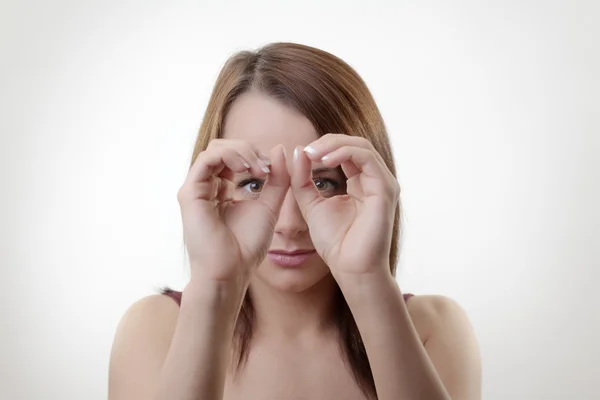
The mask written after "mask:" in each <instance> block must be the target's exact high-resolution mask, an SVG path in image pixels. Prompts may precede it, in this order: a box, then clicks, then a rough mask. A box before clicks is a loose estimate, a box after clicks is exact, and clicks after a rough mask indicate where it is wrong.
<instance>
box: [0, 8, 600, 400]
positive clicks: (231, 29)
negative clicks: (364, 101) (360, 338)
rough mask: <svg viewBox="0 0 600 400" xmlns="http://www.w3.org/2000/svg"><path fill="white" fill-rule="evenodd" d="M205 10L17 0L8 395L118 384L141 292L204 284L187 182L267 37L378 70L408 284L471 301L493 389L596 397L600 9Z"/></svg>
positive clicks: (5, 127) (5, 76)
mask: <svg viewBox="0 0 600 400" xmlns="http://www.w3.org/2000/svg"><path fill="white" fill-rule="evenodd" d="M203 3H206V2H202V1H196V2H192V1H189V2H179V3H177V4H169V3H167V2H166V1H165V2H162V3H159V2H156V1H145V2H142V1H138V2H134V1H114V0H113V1H94V2H92V1H87V2H84V1H74V0H73V1H66V0H60V1H52V2H50V1H46V2H42V1H38V2H33V1H16V0H15V1H12V2H8V1H3V2H2V6H1V9H0V45H1V47H0V50H1V57H2V58H1V61H2V62H1V63H0V116H1V118H0V129H1V131H0V132H1V141H0V177H1V186H0V187H1V190H2V195H1V196H0V262H1V264H0V267H1V270H0V279H1V281H0V282H1V284H2V286H3V288H2V291H1V293H2V294H1V296H2V298H1V300H2V302H1V309H0V318H1V323H0V324H1V325H0V335H1V341H0V398H1V399H7V400H9V399H10V400H12V399H87V400H95V399H105V398H106V396H107V372H108V357H109V352H110V347H111V342H112V337H113V334H114V330H115V328H116V325H117V323H118V321H119V319H120V318H121V316H122V314H123V313H124V311H125V310H126V308H127V307H128V306H129V305H130V304H131V303H132V302H134V301H135V300H137V299H139V298H140V297H142V296H145V295H148V294H151V293H152V292H153V290H155V288H157V287H159V286H161V285H164V284H169V285H172V286H174V287H175V288H181V287H182V286H183V285H184V284H185V280H186V276H187V269H186V265H185V262H184V254H183V245H182V237H181V225H180V216H179V209H178V205H177V201H176V191H177V189H178V188H179V185H180V184H181V183H182V181H183V178H184V176H185V172H186V168H187V165H188V162H189V157H190V155H191V150H192V145H193V142H194V139H195V135H196V131H197V128H198V126H199V124H200V119H201V116H202V114H203V112H204V108H205V106H206V104H207V101H208V96H209V94H210V90H211V88H212V85H213V83H214V80H215V78H216V75H217V73H218V72H219V69H220V68H221V66H222V64H223V62H224V61H225V60H226V58H227V57H228V56H229V55H230V54H231V53H233V52H234V51H236V50H240V49H247V48H256V47H258V46H260V45H263V44H266V43H268V42H271V41H297V42H301V43H304V44H309V45H312V46H317V47H320V48H323V49H324V50H327V51H330V52H332V53H334V54H336V55H338V56H340V57H341V58H343V59H344V60H346V61H347V62H348V63H350V64H351V65H352V66H353V67H355V68H356V69H357V71H358V72H359V73H360V74H361V75H362V76H363V77H364V79H365V80H366V82H367V84H368V85H369V86H370V88H371V90H372V92H373V94H374V95H375V97H376V100H377V101H378V104H379V105H380V107H381V110H382V112H383V115H384V117H385V119H386V122H387V126H388V128H389V131H390V133H391V135H392V141H393V145H394V150H395V155H396V157H397V161H398V169H399V179H400V181H401V185H402V188H403V192H402V193H403V195H402V201H403V203H404V206H405V208H404V223H405V236H404V247H403V253H402V262H401V268H400V272H399V275H398V281H399V283H400V287H401V288H402V290H403V291H405V292H413V293H417V294H424V293H438V294H444V295H447V296H450V297H452V298H454V299H456V300H457V301H458V302H459V303H460V304H462V306H463V307H464V308H465V309H466V310H467V312H468V314H469V315H470V317H471V319H472V322H473V325H474V327H475V330H476V332H477V336H478V339H479V342H480V346H481V352H482V356H483V366H484V370H483V374H484V387H483V392H484V399H487V400H505V399H511V400H517V399H527V400H531V399H535V400H537V399H539V400H551V399H561V400H562V399H578V400H584V399H598V398H600V388H599V383H598V374H599V373H600V370H599V367H598V365H599V359H600V350H599V346H598V343H597V342H598V338H600V317H599V312H598V305H599V302H598V298H597V296H596V295H595V294H594V291H595V290H596V289H597V287H598V285H599V284H600V279H599V278H600V275H599V273H598V267H600V237H599V235H600V234H599V233H598V231H599V228H600V211H599V208H598V205H599V204H600V188H599V184H600V183H599V182H600V138H599V135H600V132H599V131H600V118H599V114H600V110H599V108H600V107H599V105H598V104H600V98H599V95H598V93H600V83H599V81H600V73H599V72H598V71H600V57H599V51H598V49H599V47H600V44H599V42H600V29H599V28H598V25H599V23H598V21H599V20H600V6H599V4H600V3H599V2H597V1H589V2H587V4H584V2H582V1H566V0H565V1H562V2H559V1H536V2H534V1H516V0H515V1H504V2H499V1H498V2H481V1H468V0H461V1H452V2H446V1H438V2H408V1H397V2H394V4H396V5H395V6H392V5H391V4H392V2H389V4H388V3H386V2H381V1H379V2H376V1H371V2H369V5H368V6H366V2H364V3H365V5H359V3H360V2H347V1H330V2H327V3H325V4H319V5H317V4H316V3H315V4H309V3H304V4H302V5H300V4H299V3H303V2H298V4H294V5H286V6H283V5H277V4H279V3H275V2H273V4H271V5H270V4H267V3H266V2H259V1H253V2H251V3H252V5H251V6H250V5H246V3H244V4H242V2H231V1H230V2H219V5H206V4H203ZM261 3H262V4H261Z"/></svg>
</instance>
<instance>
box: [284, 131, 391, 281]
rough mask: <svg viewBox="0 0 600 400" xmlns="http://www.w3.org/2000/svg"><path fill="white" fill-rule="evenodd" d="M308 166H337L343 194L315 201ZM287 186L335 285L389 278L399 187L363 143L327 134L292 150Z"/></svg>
mask: <svg viewBox="0 0 600 400" xmlns="http://www.w3.org/2000/svg"><path fill="white" fill-rule="evenodd" d="M311 161H314V162H321V163H323V164H324V166H325V167H326V168H336V167H341V168H342V170H343V172H344V174H345V175H346V178H347V191H346V193H347V194H344V195H339V196H333V197H330V198H325V197H323V196H321V195H320V194H319V191H318V190H317V188H316V187H315V185H314V182H313V179H312V170H311V169H312V167H311ZM291 186H292V190H293V192H294V196H295V197H296V201H297V202H298V206H299V207H300V210H301V212H302V215H303V216H304V219H305V221H306V223H307V225H308V229H309V232H310V236H311V239H312V241H313V245H314V247H315V250H316V251H317V253H318V254H319V255H320V256H321V258H322V259H323V260H324V261H325V263H326V264H327V265H328V266H329V268H330V269H331V272H332V274H333V276H334V278H335V279H336V280H338V282H339V281H340V279H347V278H348V279H353V278H355V277H359V278H360V277H362V276H365V275H366V274H372V273H377V274H379V273H381V272H386V271H387V273H389V271H390V265H389V262H390V261H389V256H390V246H391V240H392V232H393V225H394V213H395V211H396V206H397V204H398V200H399V196H400V186H399V184H398V181H397V180H396V178H395V177H394V175H393V174H392V173H391V172H390V170H389V169H388V168H387V166H386V164H385V162H384V161H383V159H382V157H381V156H380V155H379V153H378V152H377V151H376V150H375V148H374V147H373V146H372V145H371V143H370V142H369V141H368V140H367V139H364V138H361V137H357V136H348V135H343V134H327V135H324V136H322V137H321V138H319V139H318V140H316V141H314V142H313V143H311V144H310V145H309V146H307V147H305V148H304V149H302V148H301V147H299V148H296V150H295V152H294V168H293V171H292V179H291Z"/></svg>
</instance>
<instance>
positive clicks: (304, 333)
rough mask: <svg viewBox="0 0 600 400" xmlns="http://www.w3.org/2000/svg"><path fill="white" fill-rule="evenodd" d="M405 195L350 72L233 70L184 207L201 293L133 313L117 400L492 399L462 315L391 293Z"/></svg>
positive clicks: (279, 56)
mask: <svg viewBox="0 0 600 400" xmlns="http://www.w3.org/2000/svg"><path fill="white" fill-rule="evenodd" d="M399 193H400V189H399V186H398V182H397V180H396V177H395V167H394V162H393V157H392V151H391V149H390V142H389V140H388V136H387V133H386V129H385V127H384V123H383V119H382V117H381V115H380V113H379V111H378V109H377V106H376V104H375V101H374V100H373V97H372V96H371V94H370V92H369V90H368V88H367V87H366V85H365V83H364V82H363V81H362V79H361V78H360V77H359V76H358V75H357V73H356V72H355V71H354V70H353V69H352V68H351V67H350V66H348V65H347V64H346V63H344V62H343V61H342V60H340V59H339V58H337V57H335V56H333V55H331V54H329V53H326V52H324V51H321V50H318V49H315V48H311V47H307V46H302V45H298V44H291V43H275V44H271V45H268V46H266V47H263V48H262V49H260V50H258V51H257V52H241V53H238V54H236V55H234V56H233V57H232V58H230V59H229V60H228V62H227V63H226V64H225V66H224V68H223V70H222V71H221V73H220V75H219V77H218V79H217V82H216V85H215V87H214V91H213V93H212V97H211V99H210V103H209V105H208V108H207V110H206V113H205V116H204V119H203V122H202V125H201V127H200V131H199V134H198V138H197V142H196V145H195V148H194V153H193V157H192V163H191V167H190V169H189V172H188V175H187V178H186V180H185V182H184V184H183V186H182V187H181V189H180V190H179V193H178V200H179V203H180V206H181V214H182V219H183V227H184V237H185V243H186V248H187V252H188V256H189V261H190V265H191V279H190V281H189V283H188V284H187V286H186V287H185V289H184V290H183V293H179V292H174V291H170V290H166V291H165V292H164V293H163V294H158V295H154V296H149V297H147V298H144V299H141V300H140V301H138V302H137V303H135V304H134V305H132V306H131V308H130V309H129V310H128V311H127V312H126V314H125V316H124V317H123V320H122V321H121V323H120V325H119V328H118V330H117V333H116V336H115V339H114V344H113V349H112V354H111V361H110V373H109V374H110V379H109V399H110V400H137V399H139V400H142V399H144V400H158V399H165V400H166V399H169V400H184V399H185V400H188V399H203V400H209V399H210V400H216V399H218V400H221V399H226V400H233V399H236V400H237V399H243V400H250V399H260V400H269V399H273V400H275V399H276V400H282V399H312V400H315V399H317V400H318V399H327V400H331V399H344V400H346V399H348V400H351V399H375V398H377V399H379V400H398V399H406V400H413V399H426V400H436V399H453V400H477V399H480V397H481V365H480V356H479V350H478V346H477V343H476V340H475V338H474V334H473V332H472V329H471V326H470V323H469V321H468V318H467V317H466V315H465V313H464V312H463V310H462V309H461V308H460V307H459V306H458V305H457V304H456V303H455V302H453V301H452V300H450V299H448V298H445V297H441V296H411V295H408V294H404V295H403V294H402V292H401V290H400V288H399V287H398V284H397V282H396V280H395V278H394V272H395V265H396V261H397V258H398V246H397V242H398V237H399V215H400V207H399Z"/></svg>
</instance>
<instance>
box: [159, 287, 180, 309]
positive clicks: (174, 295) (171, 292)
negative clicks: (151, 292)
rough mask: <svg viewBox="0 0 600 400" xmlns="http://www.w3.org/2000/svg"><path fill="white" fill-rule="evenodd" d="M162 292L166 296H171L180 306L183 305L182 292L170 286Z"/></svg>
mask: <svg viewBox="0 0 600 400" xmlns="http://www.w3.org/2000/svg"><path fill="white" fill-rule="evenodd" d="M161 293H162V294H164V295H165V296H168V297H170V298H172V299H173V301H175V303H177V305H178V306H181V295H182V293H181V292H178V291H176V290H172V289H169V288H165V289H162V290H161Z"/></svg>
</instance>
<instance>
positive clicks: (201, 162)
mask: <svg viewBox="0 0 600 400" xmlns="http://www.w3.org/2000/svg"><path fill="white" fill-rule="evenodd" d="M247 165H248V163H247V162H246V161H245V160H244V159H243V158H242V157H241V156H240V155H239V154H238V153H237V152H236V151H235V150H233V149H231V148H228V147H220V148H212V149H210V150H209V149H207V150H204V151H203V152H201V153H200V154H199V155H198V157H197V158H196V161H195V162H194V164H193V165H192V167H191V168H190V171H189V172H188V178H187V180H188V181H190V182H203V181H205V180H207V179H208V178H210V177H211V176H216V175H219V174H221V173H222V171H223V170H224V169H225V168H228V169H229V170H230V171H232V172H237V173H241V172H244V171H246V170H248V167H247Z"/></svg>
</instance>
